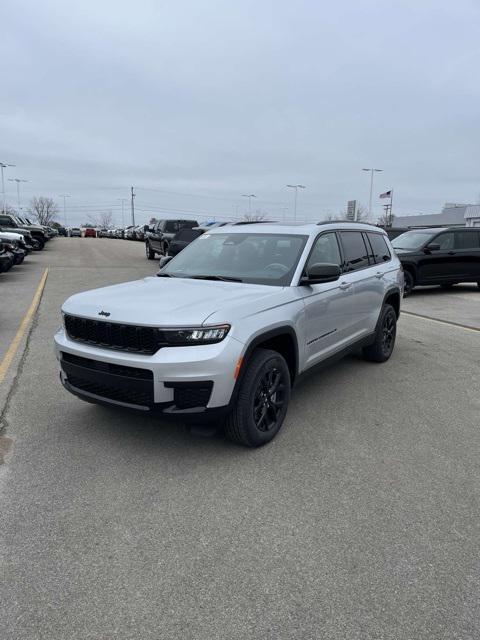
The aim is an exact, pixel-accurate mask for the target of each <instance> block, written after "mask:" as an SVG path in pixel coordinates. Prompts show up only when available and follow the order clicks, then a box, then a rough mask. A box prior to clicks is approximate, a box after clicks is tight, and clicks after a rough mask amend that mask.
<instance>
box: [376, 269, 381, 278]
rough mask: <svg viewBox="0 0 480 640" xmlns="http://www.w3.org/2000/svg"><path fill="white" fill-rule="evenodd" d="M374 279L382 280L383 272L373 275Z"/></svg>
mask: <svg viewBox="0 0 480 640" xmlns="http://www.w3.org/2000/svg"><path fill="white" fill-rule="evenodd" d="M375 278H383V272H382V271H377V273H376V274H375Z"/></svg>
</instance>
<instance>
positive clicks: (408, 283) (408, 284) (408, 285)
mask: <svg viewBox="0 0 480 640" xmlns="http://www.w3.org/2000/svg"><path fill="white" fill-rule="evenodd" d="M403 278H404V280H405V286H404V289H403V297H404V298H406V297H407V296H409V295H410V294H411V293H412V289H413V287H414V286H415V283H414V281H413V276H412V274H411V273H410V271H404V272H403Z"/></svg>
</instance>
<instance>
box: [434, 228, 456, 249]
mask: <svg viewBox="0 0 480 640" xmlns="http://www.w3.org/2000/svg"><path fill="white" fill-rule="evenodd" d="M431 243H432V244H439V245H440V250H441V251H448V249H453V247H454V235H453V231H449V232H448V233H441V234H440V235H439V236H436V237H435V238H433V239H432V240H431Z"/></svg>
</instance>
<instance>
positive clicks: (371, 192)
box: [362, 169, 383, 218]
mask: <svg viewBox="0 0 480 640" xmlns="http://www.w3.org/2000/svg"><path fill="white" fill-rule="evenodd" d="M362 171H369V172H370V199H369V201H368V217H369V218H370V217H371V215H372V195H373V174H374V172H377V173H379V172H381V171H383V169H362Z"/></svg>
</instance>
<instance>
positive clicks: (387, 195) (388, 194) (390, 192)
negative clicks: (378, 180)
mask: <svg viewBox="0 0 480 640" xmlns="http://www.w3.org/2000/svg"><path fill="white" fill-rule="evenodd" d="M391 197H392V190H391V189H390V191H385V193H381V194H380V198H391Z"/></svg>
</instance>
